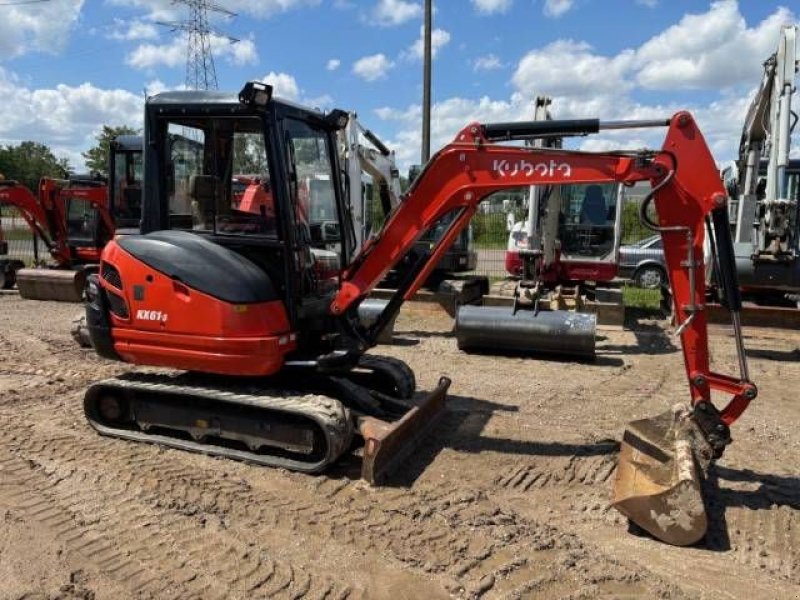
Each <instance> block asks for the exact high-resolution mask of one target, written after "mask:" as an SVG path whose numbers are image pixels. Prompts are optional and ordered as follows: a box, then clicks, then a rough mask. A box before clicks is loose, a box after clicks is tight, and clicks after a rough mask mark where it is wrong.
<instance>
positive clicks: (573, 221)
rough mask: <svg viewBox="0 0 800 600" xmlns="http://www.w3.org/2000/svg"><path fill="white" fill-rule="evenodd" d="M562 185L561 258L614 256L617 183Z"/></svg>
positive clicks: (599, 258) (604, 258)
mask: <svg viewBox="0 0 800 600" xmlns="http://www.w3.org/2000/svg"><path fill="white" fill-rule="evenodd" d="M559 187H560V189H559V191H560V195H561V215H560V224H559V239H560V240H561V254H562V258H564V259H584V258H593V259H598V260H606V259H611V258H613V253H614V240H615V231H614V230H615V227H614V225H615V223H616V219H617V185H616V184H614V183H604V184H597V183H592V184H587V185H562V186H559Z"/></svg>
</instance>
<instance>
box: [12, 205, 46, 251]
mask: <svg viewBox="0 0 800 600" xmlns="http://www.w3.org/2000/svg"><path fill="white" fill-rule="evenodd" d="M0 231H2V236H0V237H2V238H3V239H5V241H6V243H7V244H8V254H7V255H5V256H3V257H2V258H9V259H17V260H21V261H22V262H24V263H25V264H26V265H27V266H31V265H33V262H34V256H35V253H34V245H33V244H34V235H33V232H31V230H30V227H28V224H27V223H26V222H25V219H23V218H22V216H21V215H20V214H19V211H17V209H16V208H15V207H13V206H0ZM36 241H37V244H38V251H39V258H40V259H46V258H47V257H48V256H49V253H48V251H47V246H45V244H44V243H43V242H42V240H40V239H38V238H37V240H36Z"/></svg>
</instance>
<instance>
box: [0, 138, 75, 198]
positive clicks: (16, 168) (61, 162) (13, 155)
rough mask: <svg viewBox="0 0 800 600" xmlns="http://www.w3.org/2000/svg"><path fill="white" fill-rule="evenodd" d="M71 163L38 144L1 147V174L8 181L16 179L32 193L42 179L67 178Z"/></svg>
mask: <svg viewBox="0 0 800 600" xmlns="http://www.w3.org/2000/svg"><path fill="white" fill-rule="evenodd" d="M69 170H70V167H69V161H68V160H67V159H66V158H57V157H56V156H55V155H54V154H53V151H52V150H50V148H49V147H47V146H46V145H44V144H40V143H38V142H22V143H21V144H19V145H18V146H11V145H9V146H3V147H0V173H2V174H3V175H4V176H5V178H6V179H15V180H17V181H19V182H20V183H23V184H24V185H26V186H27V187H28V188H30V189H31V190H32V191H34V193H35V191H36V189H37V188H38V186H39V179H41V178H42V177H65V176H66V175H67V173H68V172H69Z"/></svg>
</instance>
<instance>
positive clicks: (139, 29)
mask: <svg viewBox="0 0 800 600" xmlns="http://www.w3.org/2000/svg"><path fill="white" fill-rule="evenodd" d="M108 37H109V38H111V39H112V40H122V41H134V40H154V39H157V38H158V27H157V26H156V25H155V24H154V23H148V22H145V21H140V20H139V19H134V20H132V21H125V20H123V19H114V25H113V27H112V29H111V32H110V33H109V34H108Z"/></svg>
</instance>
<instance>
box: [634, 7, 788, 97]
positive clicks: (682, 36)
mask: <svg viewBox="0 0 800 600" xmlns="http://www.w3.org/2000/svg"><path fill="white" fill-rule="evenodd" d="M794 19H795V17H794V15H793V14H792V13H791V11H789V10H788V9H786V8H782V7H779V8H777V9H776V10H775V11H774V12H773V13H772V14H771V15H769V16H768V17H766V18H765V19H764V20H763V21H761V22H760V23H759V24H758V25H756V26H755V27H748V26H747V23H746V22H745V19H744V17H743V16H742V14H741V13H740V12H739V7H738V5H737V3H736V1H735V0H722V1H719V2H714V3H713V4H712V5H711V7H710V8H709V10H708V11H707V12H705V13H701V14H687V15H685V16H684V17H683V18H682V19H681V20H680V22H678V23H677V24H675V25H673V26H671V27H669V28H667V29H666V30H665V31H663V32H662V33H660V34H659V35H657V36H655V37H653V38H651V39H650V40H648V41H647V42H646V43H645V44H643V45H642V46H641V47H640V48H639V49H638V50H637V52H636V59H637V64H638V74H637V82H638V83H639V84H640V85H641V86H642V87H645V88H647V89H657V90H658V89H666V90H671V89H676V88H682V89H698V88H710V89H717V88H720V87H724V86H729V85H735V84H737V83H742V82H750V81H754V80H756V79H757V78H758V76H759V73H760V72H761V64H762V62H763V61H764V60H765V59H766V58H767V56H769V55H770V54H772V53H773V52H775V48H776V46H777V41H778V32H779V30H780V27H781V25H784V24H790V23H792V22H794Z"/></svg>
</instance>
